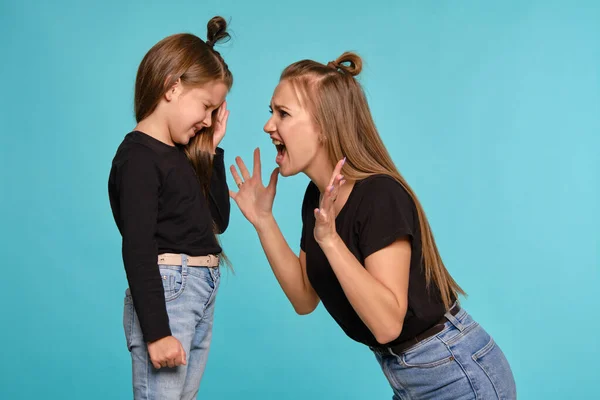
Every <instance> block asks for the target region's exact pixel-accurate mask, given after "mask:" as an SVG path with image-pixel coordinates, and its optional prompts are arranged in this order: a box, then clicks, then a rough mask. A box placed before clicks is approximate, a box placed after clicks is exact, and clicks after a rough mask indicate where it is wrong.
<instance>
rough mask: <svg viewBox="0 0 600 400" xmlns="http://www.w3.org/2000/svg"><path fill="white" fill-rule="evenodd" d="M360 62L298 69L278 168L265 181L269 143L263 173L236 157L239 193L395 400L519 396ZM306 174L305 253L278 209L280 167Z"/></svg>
mask: <svg viewBox="0 0 600 400" xmlns="http://www.w3.org/2000/svg"><path fill="white" fill-rule="evenodd" d="M345 63H348V64H349V65H345ZM361 65H362V61H361V59H360V57H358V56H357V55H355V54H353V53H344V54H343V55H342V56H340V57H339V58H338V59H337V60H336V61H334V62H330V63H328V64H327V65H323V64H320V63H317V62H315V61H310V60H303V61H299V62H297V63H294V64H292V65H290V66H289V67H287V68H286V69H285V70H284V71H283V73H282V75H281V79H280V82H279V85H278V86H277V88H276V89H275V92H274V95H273V98H272V101H271V111H272V114H273V115H272V117H271V118H270V119H269V121H268V122H267V123H266V125H265V127H264V130H265V132H267V133H268V134H269V135H270V137H271V139H272V140H273V143H274V144H275V146H276V148H277V156H276V162H277V164H278V168H276V169H275V170H274V171H273V173H272V174H271V178H270V182H269V184H268V186H267V187H264V186H263V185H262V182H261V178H260V176H261V174H260V154H259V151H258V149H257V150H255V153H254V171H253V174H252V175H250V173H249V171H248V170H247V168H246V166H245V164H244V163H243V161H242V160H241V159H240V158H239V157H238V158H236V163H237V165H238V167H239V170H240V174H241V176H240V174H238V172H237V170H236V168H235V167H234V166H232V167H231V172H232V175H233V177H234V179H235V182H236V184H237V185H238V187H239V191H238V192H237V193H234V192H230V195H231V197H232V198H233V199H234V200H235V202H236V203H237V204H238V206H239V207H240V210H241V211H242V213H243V214H244V216H245V217H246V218H247V219H248V220H249V221H250V222H251V223H252V224H253V226H254V227H255V229H256V231H257V233H258V236H259V238H260V241H261V244H262V246H263V249H264V251H265V254H266V256H267V259H268V260H269V263H270V265H271V267H272V269H273V272H274V274H275V276H276V277H277V280H278V281H279V284H280V285H281V287H282V289H283V290H284V292H285V294H286V295H287V297H288V299H289V300H290V302H291V303H292V305H293V306H294V309H295V310H296V312H297V313H299V314H307V313H310V312H312V311H313V310H314V309H315V308H316V306H317V305H318V303H319V301H322V302H323V305H324V306H325V308H326V309H327V311H328V312H329V313H330V314H331V316H332V317H333V318H334V319H335V321H336V322H337V323H338V324H339V326H340V327H341V328H342V329H343V330H344V332H345V333H346V334H347V335H348V336H349V337H350V338H352V339H354V340H356V341H358V342H360V343H363V344H365V345H367V346H369V347H370V348H371V349H372V350H373V352H374V353H375V356H376V358H377V360H378V361H379V363H380V365H381V367H382V369H383V372H384V374H385V375H386V377H387V379H388V381H389V382H390V384H391V386H392V389H393V391H394V399H430V398H431V399H437V400H443V399H457V398H461V399H469V398H473V399H474V398H477V399H514V398H515V397H516V390H515V383H514V379H513V376H512V372H511V370H510V367H509V365H508V362H507V360H506V358H505V356H504V354H503V353H502V351H501V350H500V348H499V347H498V346H497V345H496V344H495V343H494V341H493V339H492V338H491V337H490V336H489V335H488V334H487V333H486V332H485V330H484V329H483V328H482V327H480V326H479V325H478V324H477V322H475V321H474V320H473V319H472V318H471V317H470V316H469V314H468V313H467V312H466V311H465V310H464V309H462V308H461V307H460V305H459V304H458V302H457V298H458V295H459V294H463V295H464V292H463V291H462V289H461V288H460V287H459V285H458V284H457V283H456V282H455V281H454V280H453V279H452V277H451V276H450V274H449V273H448V271H447V270H446V268H445V267H444V264H443V262H442V260H441V258H440V255H439V253H438V249H437V247H436V244H435V241H434V238H433V235H432V232H431V229H430V227H429V224H428V222H427V218H426V216H425V213H424V212H423V209H422V207H421V204H420V203H419V201H418V199H417V197H416V196H415V194H414V192H413V191H412V189H411V188H410V187H409V185H408V184H407V182H406V181H405V180H404V178H403V177H402V176H401V175H400V173H399V172H398V170H397V169H396V167H395V165H394V163H393V161H392V159H391V157H390V156H389V154H388V152H387V150H386V149H385V147H384V145H383V143H382V141H381V138H380V137H379V134H378V132H377V130H376V128H375V124H374V122H373V119H372V117H371V114H370V111H369V107H368V105H367V101H366V98H365V95H364V93H363V91H362V88H361V86H360V85H359V83H358V82H357V80H356V79H355V76H356V75H358V74H359V73H360V70H361ZM338 160H339V161H338ZM336 162H337V163H336ZM298 173H304V174H306V175H307V176H308V177H309V178H310V180H311V182H310V183H309V185H308V187H307V189H306V193H305V196H304V201H303V205H302V222H303V226H302V239H301V243H300V248H301V251H300V255H299V256H296V255H295V254H294V253H293V252H292V250H291V249H290V247H289V245H288V244H287V242H286V240H285V239H284V237H283V236H282V234H281V231H280V230H279V227H278V226H277V223H276V221H275V219H274V217H273V214H272V211H271V210H272V205H273V200H274V198H275V188H276V184H277V177H278V174H281V175H283V176H291V175H295V174H298Z"/></svg>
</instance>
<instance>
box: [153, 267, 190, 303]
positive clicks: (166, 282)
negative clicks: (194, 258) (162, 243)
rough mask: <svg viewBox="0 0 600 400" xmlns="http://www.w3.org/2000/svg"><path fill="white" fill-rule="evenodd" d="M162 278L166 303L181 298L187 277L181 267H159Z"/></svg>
mask: <svg viewBox="0 0 600 400" xmlns="http://www.w3.org/2000/svg"><path fill="white" fill-rule="evenodd" d="M159 270H160V277H161V279H162V283H163V289H164V291H165V301H171V300H174V299H176V298H177V297H179V295H181V293H182V292H183V289H184V287H185V277H184V274H183V272H182V267H181V266H176V265H175V266H170V265H159Z"/></svg>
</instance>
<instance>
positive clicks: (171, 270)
mask: <svg viewBox="0 0 600 400" xmlns="http://www.w3.org/2000/svg"><path fill="white" fill-rule="evenodd" d="M182 258H183V260H182V261H183V262H182V263H183V265H180V266H174V265H159V269H160V274H161V276H162V278H163V286H164V289H165V301H166V304H167V313H168V314H169V325H170V327H171V332H172V335H173V336H174V337H175V338H176V339H177V340H179V341H180V342H181V345H182V346H183V348H184V350H185V354H186V361H187V365H181V366H178V367H175V368H168V367H165V368H161V369H158V370H157V369H155V368H154V366H153V365H152V363H151V361H150V357H149V356H148V347H147V344H146V343H145V342H144V339H143V337H142V330H141V328H140V323H139V320H138V318H137V315H136V313H135V309H134V307H133V302H132V299H131V294H130V292H129V289H127V291H126V294H125V307H124V313H123V326H124V329H125V338H126V339H127V348H128V349H129V351H130V352H131V360H132V378H133V394H134V399H136V400H154V399H156V400H159V399H160V400H171V399H173V400H174V399H177V400H180V399H195V398H196V395H197V394H198V389H199V387H200V380H201V379H202V374H203V373H204V367H205V366H206V361H207V357H208V351H209V347H210V341H211V336H212V326H213V314H214V309H215V296H216V294H217V289H218V287H219V281H220V271H219V268H218V267H216V268H205V267H188V266H187V258H186V256H182Z"/></svg>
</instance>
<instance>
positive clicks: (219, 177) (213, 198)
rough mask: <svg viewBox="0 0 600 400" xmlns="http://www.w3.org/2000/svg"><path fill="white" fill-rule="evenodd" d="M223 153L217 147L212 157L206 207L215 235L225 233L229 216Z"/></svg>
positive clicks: (227, 188)
mask: <svg viewBox="0 0 600 400" xmlns="http://www.w3.org/2000/svg"><path fill="white" fill-rule="evenodd" d="M224 154H225V152H224V151H223V149H221V148H220V147H217V152H216V154H215V155H214V157H213V169H212V173H211V177H210V189H209V196H208V197H209V198H208V206H209V208H210V214H211V216H212V219H213V221H214V222H215V224H216V225H217V233H219V234H221V233H223V232H225V230H226V229H227V226H228V225H229V214H230V211H231V203H230V200H229V187H228V186H227V179H226V176H225V161H224Z"/></svg>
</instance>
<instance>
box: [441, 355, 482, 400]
mask: <svg viewBox="0 0 600 400" xmlns="http://www.w3.org/2000/svg"><path fill="white" fill-rule="evenodd" d="M446 347H448V351H449V352H450V354H452V358H453V359H454V361H456V363H457V364H458V366H459V367H460V369H461V370H462V372H463V374H465V377H466V378H467V380H468V381H469V385H471V390H472V391H473V394H475V400H477V399H478V398H479V396H477V391H476V390H475V386H473V382H472V381H471V377H470V376H469V374H467V371H466V370H465V367H463V365H462V364H461V363H460V361H459V360H458V359H457V358H456V357H455V356H454V353H453V352H452V349H451V348H450V346H448V345H446Z"/></svg>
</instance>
